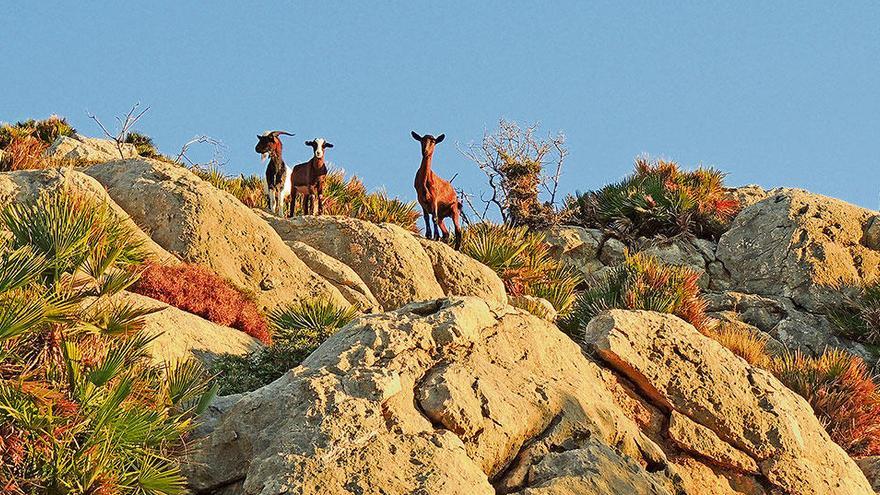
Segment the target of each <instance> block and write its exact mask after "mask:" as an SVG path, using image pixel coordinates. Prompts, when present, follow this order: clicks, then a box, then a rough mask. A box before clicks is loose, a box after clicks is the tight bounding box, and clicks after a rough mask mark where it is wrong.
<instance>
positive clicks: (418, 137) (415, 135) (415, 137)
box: [410, 131, 422, 143]
mask: <svg viewBox="0 0 880 495" xmlns="http://www.w3.org/2000/svg"><path fill="white" fill-rule="evenodd" d="M410 134H412V137H413V139H415V140H416V141H418V142H420V143H421V142H422V136H419V135H418V134H416V131H410Z"/></svg>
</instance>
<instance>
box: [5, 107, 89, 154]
mask: <svg viewBox="0 0 880 495" xmlns="http://www.w3.org/2000/svg"><path fill="white" fill-rule="evenodd" d="M75 133H76V129H74V128H73V126H71V125H70V124H69V123H68V122H67V119H65V118H64V117H59V116H57V115H50V116H49V118H47V119H44V120H34V119H28V120H23V121H19V122H16V123H15V124H3V125H0V149H6V148H7V147H9V145H10V144H11V143H12V141H13V140H15V139H16V138H24V137H32V138H34V139H36V140H37V141H40V142H41V143H43V144H44V145H46V147H48V146H50V145H51V144H52V143H54V142H55V140H56V139H58V137H59V136H72V135H74V134H75Z"/></svg>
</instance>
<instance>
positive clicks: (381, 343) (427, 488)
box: [187, 298, 675, 495]
mask: <svg viewBox="0 0 880 495" xmlns="http://www.w3.org/2000/svg"><path fill="white" fill-rule="evenodd" d="M599 444H601V445H604V446H606V447H602V446H600V445H599ZM551 450H552V451H553V452H555V454H554V455H549V454H550V453H551ZM569 450H570V451H573V452H574V453H572V454H568V455H566V454H565V453H564V452H561V451H569ZM562 457H566V458H570V459H563V458H562ZM624 459H628V460H624ZM542 463H543V464H542ZM665 463H666V460H665V456H664V454H663V452H662V451H661V450H660V448H659V447H658V446H657V445H656V444H654V443H653V442H652V441H650V440H649V439H648V438H647V437H645V436H644V435H643V434H642V433H641V432H640V431H639V429H638V426H637V425H636V424H635V423H634V422H633V421H632V420H630V419H629V418H627V417H626V415H625V414H624V413H623V411H622V410H621V409H620V408H619V407H618V406H617V405H616V403H615V402H614V399H613V397H612V396H611V393H610V392H609V391H608V390H607V389H606V388H605V385H604V382H603V380H602V372H601V371H600V369H599V368H598V367H597V366H596V365H595V364H594V363H592V362H591V361H589V360H587V359H586V358H585V357H584V356H583V354H582V353H581V350H580V348H579V346H578V345H577V344H575V343H574V342H572V341H571V340H570V339H568V337H566V336H565V335H563V334H562V333H561V332H560V331H559V330H558V329H556V328H555V327H554V326H552V325H550V324H549V323H547V322H545V321H543V320H540V319H539V318H536V317H533V316H531V315H528V314H524V313H523V312H520V311H514V310H512V309H510V308H506V307H502V306H496V305H491V304H490V303H487V302H485V301H482V300H479V299H476V298H452V299H446V300H438V301H428V302H423V303H414V304H411V305H408V306H405V307H403V308H401V309H399V310H397V311H393V312H390V313H385V314H378V315H366V316H363V317H361V318H360V319H358V320H356V321H355V322H353V323H352V324H350V325H348V326H346V327H345V328H343V329H342V330H340V331H339V332H338V333H336V334H335V335H334V336H332V337H331V338H330V339H329V340H327V341H326V342H325V343H324V344H323V345H322V346H321V347H319V348H318V349H317V350H316V351H315V352H314V353H313V354H312V355H311V356H309V357H308V358H307V359H306V360H305V361H303V363H302V365H301V366H299V367H297V368H295V369H293V370H291V371H290V372H288V373H287V374H286V375H284V376H283V377H282V378H280V379H278V380H277V381H275V382H273V383H271V384H269V385H267V386H265V387H263V388H261V389H258V390H256V391H254V392H252V393H249V394H245V395H243V396H241V398H239V399H238V400H237V402H236V403H235V405H233V406H232V407H231V408H229V410H228V412H227V413H226V414H225V415H223V416H222V417H221V418H220V420H219V421H218V422H217V423H216V427H215V428H214V429H213V431H211V433H210V434H209V436H207V437H205V438H203V439H201V440H200V441H199V442H198V445H197V446H196V448H195V451H194V454H193V457H192V458H191V459H190V463H189V464H188V465H187V472H188V476H189V480H190V484H191V487H192V488H193V489H194V490H196V491H199V492H208V491H214V492H219V491H220V490H221V489H222V488H223V487H233V486H235V487H240V493H245V494H252V495H253V494H269V493H273V494H274V493H284V492H289V493H300V494H303V495H307V494H321V495H330V494H354V493H422V494H426V495H433V494H447V493H469V494H470V493H473V494H487V495H489V494H494V493H496V489H495V487H494V486H493V484H494V485H497V486H504V487H505V491H506V492H511V491H516V490H527V489H530V488H533V486H532V484H533V483H534V484H535V485H536V486H534V488H535V489H539V490H540V489H544V488H545V487H546V486H549V485H548V484H552V483H553V479H555V478H560V477H561V478H569V477H577V478H578V480H575V481H577V482H578V483H581V485H578V486H590V485H591V484H592V485H595V486H598V487H601V486H612V487H617V486H633V487H655V486H656V487H658V488H657V489H658V490H660V488H662V487H665V486H671V485H672V484H674V479H673V478H672V476H671V474H669V473H667V472H666V471H665V470H664V469H663V466H664V465H665ZM587 464H588V465H591V466H592V467H591V468H590V469H591V470H592V471H591V473H592V474H591V473H590V472H587V471H585V470H584V469H582V468H581V467H580V466H582V465H587ZM612 465H615V466H617V467H616V468H615V469H614V470H613V472H609V473H608V474H607V476H605V475H603V474H602V471H604V469H606V468H608V469H610V466H612ZM647 465H650V466H655V467H657V469H654V471H655V472H654V473H653V474H648V473H647V472H646V471H645V469H643V466H647ZM512 472H513V473H517V474H516V476H511V474H510V473H512ZM597 473H598V474H597ZM597 476H598V478H597ZM599 478H602V479H599ZM565 483H567V481H566V480H565V479H563V480H561V481H560V484H561V485H563V486H564V484H565ZM603 484H604V485H603ZM537 485H540V486H537ZM652 489H653V488H652ZM526 493H566V492H560V491H556V492H553V491H549V492H548V491H543V492H541V491H538V492H526ZM569 493H570V492H569ZM578 493H579V492H578ZM633 493H638V492H633ZM645 493H654V492H645ZM656 493H663V494H665V493H667V492H664V491H657V492H656ZM668 493H675V492H668Z"/></svg>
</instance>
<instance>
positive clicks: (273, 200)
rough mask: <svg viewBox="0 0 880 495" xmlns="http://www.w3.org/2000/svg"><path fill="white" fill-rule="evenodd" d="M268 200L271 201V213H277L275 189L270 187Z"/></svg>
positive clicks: (267, 195)
mask: <svg viewBox="0 0 880 495" xmlns="http://www.w3.org/2000/svg"><path fill="white" fill-rule="evenodd" d="M266 201H267V202H268V203H269V213H272V214H273V215H274V214H275V190H274V189H269V191H268V194H266Z"/></svg>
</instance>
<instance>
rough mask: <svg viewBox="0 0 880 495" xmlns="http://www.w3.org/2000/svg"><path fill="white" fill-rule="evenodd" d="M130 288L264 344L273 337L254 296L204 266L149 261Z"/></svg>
mask: <svg viewBox="0 0 880 495" xmlns="http://www.w3.org/2000/svg"><path fill="white" fill-rule="evenodd" d="M131 290H132V292H136V293H138V294H141V295H144V296H147V297H151V298H153V299H156V300H159V301H162V302H164V303H166V304H169V305H171V306H174V307H175V308H178V309H182V310H183V311H186V312H188V313H192V314H194V315H198V316H201V317H202V318H205V319H206V320H209V321H212V322H214V323H217V324H218V325H223V326H227V327H232V328H235V329H238V330H241V331H242V332H244V333H246V334H248V335H250V336H251V337H254V338H255V339H257V340H260V341H262V342H264V343H269V342H271V340H272V337H271V334H270V332H269V326H268V323H267V322H266V319H265V318H264V317H263V315H262V314H261V313H260V310H259V309H258V308H257V305H256V303H255V302H254V301H253V299H252V298H250V297H248V296H247V294H245V293H244V292H242V291H241V290H239V289H237V288H236V287H234V286H233V285H232V284H230V283H229V282H227V281H226V280H224V279H223V278H221V277H220V276H218V275H217V274H215V273H214V272H212V271H211V270H209V269H208V268H206V267H204V266H199V265H193V264H190V263H180V264H177V265H172V266H165V265H160V264H156V263H148V264H146V265H145V269H144V270H143V273H142V274H141V277H140V279H139V280H138V281H137V283H135V284H134V285H133V286H132V288H131Z"/></svg>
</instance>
